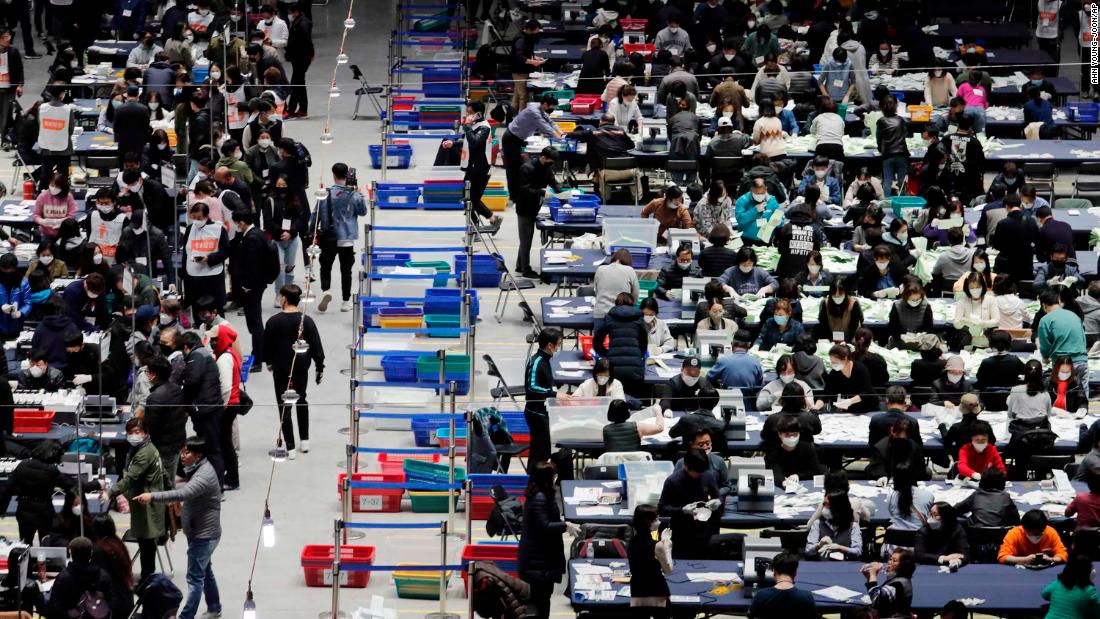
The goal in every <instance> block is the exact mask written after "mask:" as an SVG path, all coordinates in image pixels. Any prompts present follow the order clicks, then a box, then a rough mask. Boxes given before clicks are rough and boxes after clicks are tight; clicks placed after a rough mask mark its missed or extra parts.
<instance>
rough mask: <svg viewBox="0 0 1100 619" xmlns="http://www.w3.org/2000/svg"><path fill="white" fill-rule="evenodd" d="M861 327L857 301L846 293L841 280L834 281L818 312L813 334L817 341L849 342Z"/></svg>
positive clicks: (861, 322)
mask: <svg viewBox="0 0 1100 619" xmlns="http://www.w3.org/2000/svg"><path fill="white" fill-rule="evenodd" d="M862 325H863V309H862V308H861V307H860V305H859V301H858V300H857V299H856V298H854V297H853V296H852V295H850V294H849V293H848V290H847V288H846V286H845V284H844V281H843V280H840V279H834V280H833V281H832V282H831V283H830V284H829V291H828V293H827V298H826V299H824V300H823V301H822V302H821V309H819V310H818V315H817V326H816V327H815V328H814V334H815V335H816V336H817V337H818V339H824V340H831V341H833V342H843V341H846V340H850V339H851V338H852V336H853V335H854V334H855V332H856V329H859V328H860V327H861V326H862Z"/></svg>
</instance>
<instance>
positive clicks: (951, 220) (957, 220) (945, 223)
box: [932, 217, 965, 230]
mask: <svg viewBox="0 0 1100 619" xmlns="http://www.w3.org/2000/svg"><path fill="white" fill-rule="evenodd" d="M963 223H965V220H963V218H962V217H948V218H946V219H933V220H932V226H933V227H936V228H939V229H940V230H950V229H951V228H958V227H959V226H961V225H963Z"/></svg>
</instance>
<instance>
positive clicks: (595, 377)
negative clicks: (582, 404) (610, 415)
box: [561, 357, 626, 400]
mask: <svg viewBox="0 0 1100 619" xmlns="http://www.w3.org/2000/svg"><path fill="white" fill-rule="evenodd" d="M561 392H562V393H568V387H563V388H562V389H561ZM573 397H577V398H602V397H609V398H613V399H616V400H624V399H626V394H625V393H624V392H623V384H622V383H621V382H620V381H618V380H616V379H615V377H614V376H612V372H611V360H609V359H608V358H607V357H600V358H598V359H596V360H595V361H594V362H593V365H592V376H591V378H588V379H586V380H585V381H584V382H583V383H581V384H580V385H579V386H578V387H577V388H576V389H575V390H573Z"/></svg>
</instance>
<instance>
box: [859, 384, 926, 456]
mask: <svg viewBox="0 0 1100 619" xmlns="http://www.w3.org/2000/svg"><path fill="white" fill-rule="evenodd" d="M908 400H909V396H908V395H907V394H906V393H905V387H902V386H900V385H891V386H889V387H887V388H886V412H884V413H877V414H875V415H873V416H872V417H871V421H870V423H868V424H867V444H868V445H870V446H872V447H874V446H875V444H876V443H878V442H879V441H880V440H882V439H883V438H885V437H886V436H887V435H888V434H890V428H892V427H894V423H896V422H897V420H898V419H904V420H906V421H908V422H909V423H910V425H911V426H912V427H914V428H916V427H919V426H918V424H917V420H916V419H915V418H913V417H912V416H911V415H909V414H908V413H907V412H906V406H907V405H908ZM916 440H917V442H918V443H919V442H921V438H920V434H918V435H917V436H916Z"/></svg>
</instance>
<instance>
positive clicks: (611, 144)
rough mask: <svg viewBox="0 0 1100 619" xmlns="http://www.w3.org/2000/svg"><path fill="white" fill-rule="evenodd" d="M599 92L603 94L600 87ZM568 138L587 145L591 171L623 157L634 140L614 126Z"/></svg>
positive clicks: (579, 133)
mask: <svg viewBox="0 0 1100 619" xmlns="http://www.w3.org/2000/svg"><path fill="white" fill-rule="evenodd" d="M600 53H603V52H600ZM604 58H607V54H604ZM600 92H603V87H602V86H601V87H600ZM568 137H570V138H573V139H575V140H577V141H578V142H586V143H588V167H589V168H591V169H593V170H601V169H603V167H604V165H605V163H604V162H606V161H607V160H608V158H611V157H624V156H626V154H627V151H629V150H630V149H632V148H634V140H632V139H630V138H629V137H628V136H627V135H626V130H625V129H623V128H622V127H620V126H618V125H614V124H607V125H600V126H599V128H598V129H593V130H585V131H573V132H570V133H569V135H568Z"/></svg>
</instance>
